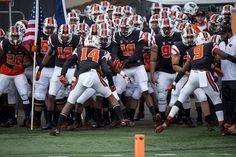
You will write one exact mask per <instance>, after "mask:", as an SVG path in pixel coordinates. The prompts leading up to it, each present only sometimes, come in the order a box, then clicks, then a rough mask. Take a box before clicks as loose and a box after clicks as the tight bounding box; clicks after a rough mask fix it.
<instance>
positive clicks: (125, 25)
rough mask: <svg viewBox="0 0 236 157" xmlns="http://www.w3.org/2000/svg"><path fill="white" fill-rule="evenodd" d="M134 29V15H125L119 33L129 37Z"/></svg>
mask: <svg viewBox="0 0 236 157" xmlns="http://www.w3.org/2000/svg"><path fill="white" fill-rule="evenodd" d="M133 30H134V22H133V18H132V17H123V18H122V19H121V21H120V24H119V33H120V34H121V35H122V36H125V37H128V36H129V35H130V34H131V33H132V32H133Z"/></svg>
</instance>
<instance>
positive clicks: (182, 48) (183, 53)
mask: <svg viewBox="0 0 236 157" xmlns="http://www.w3.org/2000/svg"><path fill="white" fill-rule="evenodd" d="M190 48H192V46H186V45H184V44H183V42H182V41H179V42H177V43H176V44H175V45H173V46H172V50H171V52H172V54H174V55H179V56H180V59H179V66H181V67H183V66H184V64H185V62H186V61H187V58H188V53H187V51H188V50H189V49H190Z"/></svg>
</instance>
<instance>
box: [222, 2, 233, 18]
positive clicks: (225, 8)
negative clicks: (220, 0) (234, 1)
mask: <svg viewBox="0 0 236 157" xmlns="http://www.w3.org/2000/svg"><path fill="white" fill-rule="evenodd" d="M232 9H233V6H232V5H229V4H227V5H224V6H223V8H222V11H221V15H226V14H231V12H232Z"/></svg>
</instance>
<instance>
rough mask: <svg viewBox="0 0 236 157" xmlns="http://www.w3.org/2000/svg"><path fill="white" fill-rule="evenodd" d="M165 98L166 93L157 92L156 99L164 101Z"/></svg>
mask: <svg viewBox="0 0 236 157" xmlns="http://www.w3.org/2000/svg"><path fill="white" fill-rule="evenodd" d="M166 98H167V93H164V92H161V93H158V101H159V102H160V103H161V102H165V103H166Z"/></svg>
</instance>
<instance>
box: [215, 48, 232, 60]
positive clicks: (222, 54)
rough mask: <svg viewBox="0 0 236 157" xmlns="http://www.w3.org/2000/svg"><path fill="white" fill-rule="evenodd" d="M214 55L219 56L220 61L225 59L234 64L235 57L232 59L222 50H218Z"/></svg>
mask: <svg viewBox="0 0 236 157" xmlns="http://www.w3.org/2000/svg"><path fill="white" fill-rule="evenodd" d="M216 54H217V55H219V56H220V57H221V58H222V59H227V60H228V61H230V62H233V63H236V57H234V56H232V55H230V54H228V53H225V52H224V51H222V50H218V51H217V53H216Z"/></svg>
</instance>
